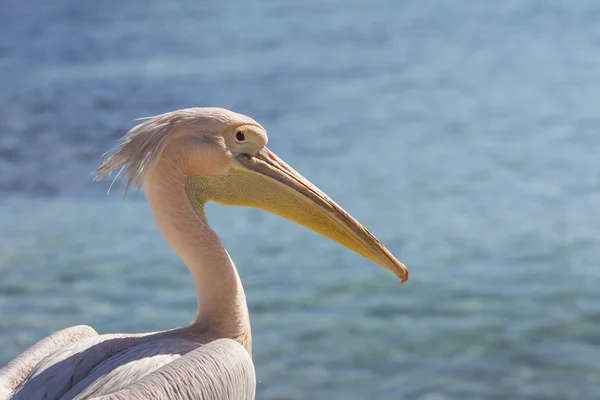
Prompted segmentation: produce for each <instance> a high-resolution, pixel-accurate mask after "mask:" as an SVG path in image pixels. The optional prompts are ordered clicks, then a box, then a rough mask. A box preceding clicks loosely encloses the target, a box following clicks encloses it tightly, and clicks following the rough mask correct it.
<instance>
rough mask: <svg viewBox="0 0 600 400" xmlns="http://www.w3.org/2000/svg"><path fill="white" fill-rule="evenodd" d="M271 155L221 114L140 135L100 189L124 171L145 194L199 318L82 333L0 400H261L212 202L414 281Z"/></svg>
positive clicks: (18, 365) (36, 354)
mask: <svg viewBox="0 0 600 400" xmlns="http://www.w3.org/2000/svg"><path fill="white" fill-rule="evenodd" d="M266 144H267V133H266V131H265V129H264V128H263V127H262V126H261V125H260V124H258V123H257V122H256V121H254V120H253V119H252V118H250V117H247V116H245V115H242V114H238V113H235V112H233V111H229V110H226V109H222V108H189V109H182V110H176V111H172V112H168V113H166V114H162V115H158V116H155V117H151V118H148V119H146V120H145V121H144V122H142V123H140V124H139V125H137V126H135V127H134V128H133V129H131V130H130V131H129V132H128V133H127V134H126V135H125V136H124V137H123V138H122V139H121V140H120V142H119V143H118V145H117V146H116V147H115V148H114V149H113V150H111V151H109V152H108V153H106V154H105V156H106V158H105V160H104V162H103V163H102V165H101V166H100V167H99V168H98V170H97V171H96V178H98V179H99V178H101V177H104V176H107V175H109V174H110V173H111V172H113V171H116V170H118V171H119V174H120V173H121V172H122V173H123V178H124V179H125V180H126V187H125V194H127V191H128V190H129V189H130V188H131V187H132V185H133V187H135V188H136V189H137V190H138V191H139V190H140V189H141V188H142V186H143V187H144V189H145V193H146V197H147V199H148V202H149V205H150V208H151V210H152V212H153V215H154V218H155V219H156V223H157V225H158V228H159V229H160V231H161V232H162V234H163V236H164V237H165V239H166V241H167V242H168V244H169V246H170V247H171V248H172V249H173V251H175V253H177V254H178V255H179V256H180V257H181V259H182V260H183V261H184V262H185V264H186V265H187V267H188V269H189V271H190V274H191V276H192V279H193V281H194V286H195V289H196V294H197V298H198V311H197V315H196V318H195V319H194V320H193V322H192V323H191V324H190V325H189V326H186V327H182V328H177V329H172V330H167V331H162V332H153V333H143V334H105V335H98V334H97V333H96V331H95V330H94V329H92V328H91V327H89V326H83V325H81V326H75V327H71V328H66V329H63V330H61V331H58V332H56V333H54V334H52V335H50V336H48V337H46V338H44V339H42V340H41V341H40V342H38V343H36V344H35V345H33V346H32V347H30V348H29V349H27V350H26V351H25V352H24V353H22V354H21V355H19V356H18V357H16V358H15V359H14V360H12V361H10V362H9V363H8V364H7V365H5V366H4V367H3V368H2V369H0V399H2V400H4V399H6V400H8V399H11V400H17V399H18V400H21V399H23V400H37V399H45V400H52V399H56V400H58V399H61V400H68V399H77V400H81V399H102V400H108V399H111V400H122V399H136V400H137V399H139V400H141V399H176V400H190V399H219V400H221V399H232V400H234V399H235V400H237V399H253V398H254V397H255V392H256V376H255V370H254V365H253V363H252V358H251V355H252V339H251V333H250V318H249V314H248V307H247V305H246V296H245V294H244V289H243V287H242V283H241V281H240V277H239V275H238V272H237V270H236V267H235V265H234V263H233V261H232V259H231V258H230V256H229V254H228V253H227V251H226V250H225V248H224V247H223V245H222V244H221V241H220V240H219V238H218V236H217V235H216V233H215V232H214V231H213V230H212V229H211V228H210V226H209V224H208V222H207V219H206V215H205V212H204V206H205V204H206V203H207V202H209V201H213V202H216V203H218V204H222V205H228V206H249V207H255V208H259V209H262V210H265V211H269V212H272V213H275V214H277V215H280V216H282V217H284V218H287V219H289V220H291V221H294V222H296V223H298V224H301V225H304V226H306V227H308V228H309V229H312V230H313V231H316V232H318V233H320V234H322V235H324V236H326V237H328V238H330V239H332V240H334V241H336V242H338V243H340V244H341V245H343V246H345V247H347V248H349V249H351V250H353V251H355V252H357V253H359V254H360V255H362V256H364V257H366V258H368V259H370V260H372V261H374V262H375V263H377V264H379V265H381V266H383V267H385V268H387V269H388V270H390V271H391V272H392V273H394V274H395V275H396V276H397V277H398V278H400V280H401V283H403V282H405V281H406V279H407V278H408V270H407V268H406V267H405V266H404V265H403V264H402V263H400V262H399V261H398V260H397V259H396V258H395V257H394V256H393V255H392V254H391V253H390V252H389V251H388V250H387V249H386V248H385V247H384V246H383V244H382V243H381V242H379V241H378V240H377V239H376V238H375V237H374V236H373V235H372V234H371V233H370V232H369V231H368V230H367V229H366V228H365V227H364V226H363V225H361V224H360V223H359V222H357V221H356V220H355V219H354V218H353V217H352V216H350V214H348V213H347V212H346V211H344V210H343V209H342V208H341V207H340V206H339V205H337V204H336V203H335V202H333V200H331V199H330V198H329V197H328V196H327V195H326V194H325V193H324V192H322V191H321V190H320V189H318V188H317V187H316V186H315V185H313V184H312V183H310V182H309V181H308V180H307V179H306V178H304V177H303V176H302V175H300V174H299V173H298V172H296V171H295V170H293V169H292V168H291V167H289V166H288V165H287V164H286V163H285V162H283V161H282V160H281V159H280V158H278V157H277V156H276V155H275V154H274V153H273V152H271V151H270V150H269V149H268V148H267V147H265V146H266ZM117 177H118V175H117ZM115 179H117V178H115ZM113 182H114V181H113Z"/></svg>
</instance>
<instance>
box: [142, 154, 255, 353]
mask: <svg viewBox="0 0 600 400" xmlns="http://www.w3.org/2000/svg"><path fill="white" fill-rule="evenodd" d="M186 180H187V174H186V172H185V170H184V168H181V167H180V166H179V165H178V164H177V162H174V161H170V160H168V159H167V160H162V161H161V162H160V163H159V165H158V166H156V167H155V168H154V169H153V170H152V172H151V173H150V174H149V176H148V178H147V180H146V183H145V186H146V196H147V198H148V201H149V203H150V208H151V209H152V212H153V213H154V217H155V218H156V222H157V224H158V227H159V229H160V230H161V232H162V233H163V235H164V236H165V238H166V240H167V242H168V243H169V245H170V246H171V248H173V250H174V251H175V252H176V253H177V254H178V255H179V256H180V257H181V258H182V259H183V261H184V262H185V263H186V265H187V267H188V269H189V270H190V273H191V275H192V278H193V280H194V285H195V287H196V293H197V296H198V314H197V315H196V319H195V320H194V322H193V323H192V326H191V327H190V329H192V330H195V331H197V332H198V333H199V334H208V335H211V336H213V335H214V336H215V337H227V338H231V339H234V340H237V341H238V342H240V343H241V344H242V346H244V347H245V348H246V350H248V352H249V353H250V354H251V346H252V345H251V334H250V319H249V314H248V307H247V304H246V296H245V294H244V289H243V287H242V283H241V281H240V277H239V275H238V272H237V270H236V268H235V265H234V263H233V261H232V260H231V258H230V257H229V254H228V253H227V251H226V250H225V248H224V247H223V245H222V244H221V241H220V240H219V238H218V236H217V234H216V233H215V232H214V231H213V230H212V229H210V227H209V226H208V224H207V222H206V220H205V219H204V217H203V216H204V205H203V204H196V203H195V202H191V201H190V199H189V198H188V194H186Z"/></svg>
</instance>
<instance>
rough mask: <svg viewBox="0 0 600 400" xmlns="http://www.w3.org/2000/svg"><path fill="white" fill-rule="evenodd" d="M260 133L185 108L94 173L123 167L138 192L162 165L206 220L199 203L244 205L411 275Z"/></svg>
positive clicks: (125, 144) (224, 113) (217, 111)
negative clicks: (181, 179)
mask: <svg viewBox="0 0 600 400" xmlns="http://www.w3.org/2000/svg"><path fill="white" fill-rule="evenodd" d="M267 141H268V138H267V133H266V131H265V129H264V128H263V127H262V126H261V125H260V124H258V123H257V122H256V121H254V120H253V119H251V118H249V117H247V116H245V115H241V114H238V113H235V112H232V111H229V110H225V109H221V108H190V109H184V110H177V111H173V112H169V113H166V114H162V115H158V116H155V117H152V118H150V119H148V120H146V121H145V122H143V123H141V124H139V125H138V126H136V127H135V128H133V129H132V130H131V131H130V132H129V133H127V134H126V135H125V136H124V138H123V139H122V140H121V142H120V144H119V145H118V146H117V147H116V148H115V149H114V150H113V151H112V152H110V153H109V154H108V157H107V158H106V160H105V161H104V163H103V164H102V165H101V166H100V168H99V169H98V171H97V173H98V176H103V175H106V174H108V173H109V172H111V171H113V170H115V169H120V171H122V172H124V175H125V178H126V179H127V188H126V190H127V189H129V187H130V186H131V185H132V184H133V185H134V186H135V187H136V188H137V189H138V190H139V189H140V188H141V186H142V185H143V184H144V181H145V179H146V178H147V176H148V174H150V173H151V172H152V170H153V169H154V168H155V167H156V166H157V165H158V164H160V163H161V162H165V163H166V162H168V163H170V165H171V167H172V169H177V170H178V171H179V174H180V175H181V176H185V191H186V194H187V197H188V199H189V201H190V202H191V203H192V204H193V205H194V208H195V209H196V210H202V211H197V213H198V216H199V217H200V218H201V219H202V220H203V221H204V222H206V219H205V217H204V212H203V210H204V207H203V206H204V205H205V204H206V203H207V202H209V201H213V202H216V203H218V204H222V205H227V206H249V207H254V208H259V209H261V210H265V211H269V212H271V213H274V214H277V215H279V216H281V217H284V218H287V219H289V220H291V221H293V222H295V223H297V224H300V225H303V226H305V227H307V228H309V229H311V230H313V231H315V232H318V233H320V234H322V235H324V236H326V237H328V238H330V239H332V240H334V241H336V242H338V243H339V244H341V245H343V246H345V247H347V248H349V249H351V250H353V251H355V252H357V253H359V254H361V255H362V256H364V257H366V258H368V259H370V260H372V261H374V262H375V263H377V264H379V265H381V266H383V267H385V268H387V269H388V270H390V271H391V272H392V273H394V274H395V275H396V276H397V277H398V278H400V280H401V282H405V281H406V280H407V279H408V269H407V268H406V267H405V266H404V265H403V264H402V263H401V262H399V261H398V260H397V259H396V258H395V257H394V256H393V255H392V254H391V253H390V252H389V251H388V250H387V249H386V248H385V246H384V245H383V244H382V243H381V242H380V241H379V240H377V238H375V236H373V235H372V234H371V233H370V232H369V231H368V230H367V229H366V228H365V227H364V226H363V225H361V224H360V223H359V222H358V221H356V220H355V219H354V218H353V217H352V216H351V215H350V214H348V213H347V212H346V211H345V210H344V209H343V208H342V207H340V206H339V205H337V204H336V203H335V202H334V201H333V200H332V199H331V198H329V196H327V195H326V194H325V193H324V192H323V191H321V190H320V189H319V188H317V187H316V186H315V185H313V184H312V183H311V182H310V181H308V180H307V179H306V178H304V177H303V176H302V175H300V174H299V173H298V172H296V171H295V170H294V169H292V168H291V167H290V166H288V165H287V164H286V163H285V162H284V161H282V160H281V159H280V158H279V157H277V156H276V155H275V154H274V153H273V152H272V151H270V150H269V149H268V148H267V147H266V145H267Z"/></svg>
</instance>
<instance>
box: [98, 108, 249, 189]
mask: <svg viewBox="0 0 600 400" xmlns="http://www.w3.org/2000/svg"><path fill="white" fill-rule="evenodd" d="M232 123H247V124H256V122H255V121H254V120H253V119H251V118H249V117H246V116H245V115H242V114H238V113H235V112H233V111H229V110H225V109H223V108H188V109H183V110H176V111H172V112H168V113H166V114H161V115H157V116H155V117H150V118H149V119H147V120H146V121H144V122H143V123H141V124H139V125H137V126H135V127H134V128H133V129H131V130H130V131H129V132H127V133H126V134H125V136H123V137H122V138H121V139H120V140H119V143H118V145H117V146H116V147H115V148H113V149H112V150H110V151H108V152H106V153H105V154H104V157H105V159H104V162H103V163H102V165H100V167H99V168H98V169H97V170H96V172H95V178H94V179H95V180H99V179H100V178H102V177H104V176H109V175H110V173H111V172H113V171H115V170H119V172H118V173H117V175H116V176H115V178H114V180H113V182H112V183H111V187H112V184H114V182H115V181H116V180H117V178H118V177H119V176H120V175H121V174H122V173H123V176H122V178H123V179H125V180H126V181H127V185H126V186H125V194H127V192H128V191H129V188H130V187H131V185H134V186H135V188H136V190H138V191H139V190H140V189H141V187H142V185H143V184H144V180H145V176H146V174H147V173H148V171H150V170H151V169H152V167H154V166H155V165H156V164H157V163H158V160H159V159H160V156H161V155H162V153H163V151H164V149H165V148H166V147H167V145H168V144H169V143H170V142H171V141H172V140H173V139H175V138H177V137H179V136H181V135H182V134H183V133H185V132H188V133H189V132H194V131H198V130H201V131H211V130H212V131H214V130H219V131H220V130H221V129H222V128H223V126H226V125H228V124H232ZM189 128H196V129H189ZM109 191H110V188H109Z"/></svg>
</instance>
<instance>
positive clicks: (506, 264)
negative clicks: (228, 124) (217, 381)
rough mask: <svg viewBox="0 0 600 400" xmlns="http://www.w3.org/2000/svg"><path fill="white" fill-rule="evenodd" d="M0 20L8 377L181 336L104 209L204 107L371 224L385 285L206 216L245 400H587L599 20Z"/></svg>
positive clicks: (554, 8)
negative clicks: (252, 374) (130, 151)
mask: <svg viewBox="0 0 600 400" xmlns="http://www.w3.org/2000/svg"><path fill="white" fill-rule="evenodd" d="M2 8H3V12H2V13H0V193H1V194H0V276H1V278H0V349H1V350H2V351H0V363H3V362H5V361H7V360H9V359H11V358H12V357H14V356H15V355H16V354H18V353H19V352H20V351H22V350H24V349H25V348H26V347H27V346H29V345H31V344H32V343H34V342H35V341H37V340H39V339H40V338H42V337H43V336H45V335H47V334H49V333H51V332H53V331H55V330H57V329H60V328H63V327H66V326H70V325H76V324H89V325H91V326H93V327H94V328H96V329H97V330H98V331H99V332H101V333H108V332H144V331H155V330H159V329H167V328H171V327H175V326H181V325H184V324H186V323H188V322H189V321H190V320H191V319H192V318H193V316H194V314H195V310H196V300H195V297H194V290H193V286H192V283H191V281H190V279H189V276H188V272H187V270H186V268H185V266H184V265H183V264H182V262H181V261H180V260H179V259H178V258H177V256H176V255H174V254H173V253H172V252H171V251H170V249H169V248H168V246H167V245H166V244H165V243H164V241H163V239H162V237H161V235H160V233H159V232H158V231H157V229H156V227H155V224H154V221H153V219H152V217H151V214H150V212H149V209H148V206H147V204H146V202H145V199H144V197H143V194H140V195H138V196H135V195H133V196H128V197H127V199H125V200H122V193H119V190H116V191H114V192H113V193H111V195H110V196H106V189H107V188H108V184H109V182H100V183H96V184H94V183H92V182H91V178H90V173H91V172H92V171H93V170H94V169H95V167H97V166H98V164H99V162H100V160H101V158H100V156H101V154H102V153H103V152H104V151H106V150H107V149H109V148H110V147H111V146H112V145H113V144H114V142H115V140H116V139H118V138H119V137H120V136H121V135H122V134H123V133H124V132H126V131H127V130H128V129H129V128H130V127H132V126H133V124H134V123H133V122H131V121H132V120H133V119H134V118H137V117H143V116H148V115H154V114H157V113H161V112H165V111H169V110H173V109H177V108H182V107H189V106H207V105H211V106H212V105H216V106H222V107H226V108H230V109H234V110H236V111H239V112H243V113H246V114H248V115H251V116H252V117H254V118H256V119H257V120H258V121H259V122H261V123H262V124H263V125H264V126H265V127H266V128H267V130H268V132H269V134H270V144H269V147H270V148H271V149H272V150H273V151H275V152H276V153H277V154H278V155H279V156H280V157H281V158H283V159H284V160H286V161H287V162H289V163H290V164H291V165H292V166H293V167H294V168H296V169H297V170H299V171H300V172H301V173H302V174H304V175H305V176H306V177H308V178H309V179H311V180H312V181H313V182H314V183H315V184H317V185H318V186H320V187H321V188H322V189H324V190H325V191H326V192H327V193H328V194H330V195H331V196H332V197H333V198H334V199H335V200H336V201H337V202H338V203H340V204H341V205H342V206H343V207H344V208H346V209H347V210H348V211H349V212H350V213H351V214H353V215H354V216H355V217H356V218H357V219H358V220H359V221H361V222H363V223H365V224H366V225H367V226H368V227H369V229H370V230H371V231H372V232H374V233H375V234H376V235H377V236H378V237H379V238H380V239H381V240H382V241H383V242H384V243H385V244H386V245H387V246H388V248H389V249H390V250H391V251H392V252H393V253H394V254H395V255H396V256H397V257H398V258H399V259H400V260H401V261H403V262H404V263H405V264H406V265H407V266H408V267H409V268H410V271H411V275H410V279H409V281H408V282H407V284H405V285H403V286H402V287H400V286H398V281H397V279H395V278H394V277H393V276H392V275H391V274H390V273H389V272H387V271H385V270H384V269H382V268H380V267H378V266H376V265H374V264H372V263H370V262H369V261H367V260H364V259H362V258H360V257H359V256H356V255H354V254H353V253H351V252H350V251H348V250H345V249H343V248H341V247H339V246H338V245H336V244H335V243H332V242H329V241H327V240H326V239H324V238H322V237H320V236H318V235H316V234H314V233H312V232H309V231H307V230H305V229H303V228H301V227H298V226H295V225H293V224H292V223H290V222H288V221H285V220H283V219H280V218H278V217H275V216H272V215H269V214H266V213H263V212H260V211H257V210H252V209H245V208H223V207H219V206H215V205H213V206H210V207H209V210H208V215H209V220H210V221H211V224H212V225H213V227H214V228H215V230H216V231H217V232H218V233H219V234H220V236H221V237H222V240H223V242H224V243H225V246H226V247H227V249H228V250H229V252H230V254H231V255H232V257H233V258H234V260H235V261H236V264H237V266H238V268H239V269H240V274H241V276H242V279H243V282H244V285H245V289H246V293H247V296H248V302H249V306H250V312H251V319H252V327H253V339H254V361H255V364H256V369H257V376H258V380H259V383H258V398H259V399H307V398H310V399H332V398H335V399H398V398H406V399H482V398H486V399H513V398H514V399H594V398H598V397H599V395H598V390H599V389H600V294H599V293H598V289H597V288H598V287H599V284H600V272H599V271H600V270H599V269H598V261H597V260H598V259H599V258H600V234H599V232H600V213H599V212H598V209H599V205H600V179H599V174H598V168H597V165H598V164H597V160H598V154H600V152H599V151H600V132H598V131H599V130H600V129H599V128H600V117H598V115H599V113H598V108H599V104H600V95H599V94H598V93H599V91H598V89H597V88H598V87H599V86H600V24H598V18H600V4H598V3H597V2H594V1H574V2H567V1H563V2H561V1H543V2H542V1H525V0H513V1H503V2H502V3H501V4H500V2H496V3H492V2H476V1H467V0H464V1H454V2H446V1H430V2H416V1H413V2H397V1H394V0H378V1H374V2H362V1H343V2H342V1H330V2H317V1H305V2H291V1H290V2H286V1H272V2H269V1H254V2H250V1H246V2H244V1H239V2H228V3H226V4H225V3H224V2H213V1H206V2H192V1H188V2H182V3H177V4H175V3H170V2H161V1H146V2H117V1H113V0H109V1H103V2H93V3H92V2H80V1H75V0H73V1H68V0H61V1H53V2H44V3H40V4H36V5H35V7H33V6H27V5H25V4H24V3H22V2H18V1H16V0H7V1H4V2H3V4H2Z"/></svg>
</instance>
